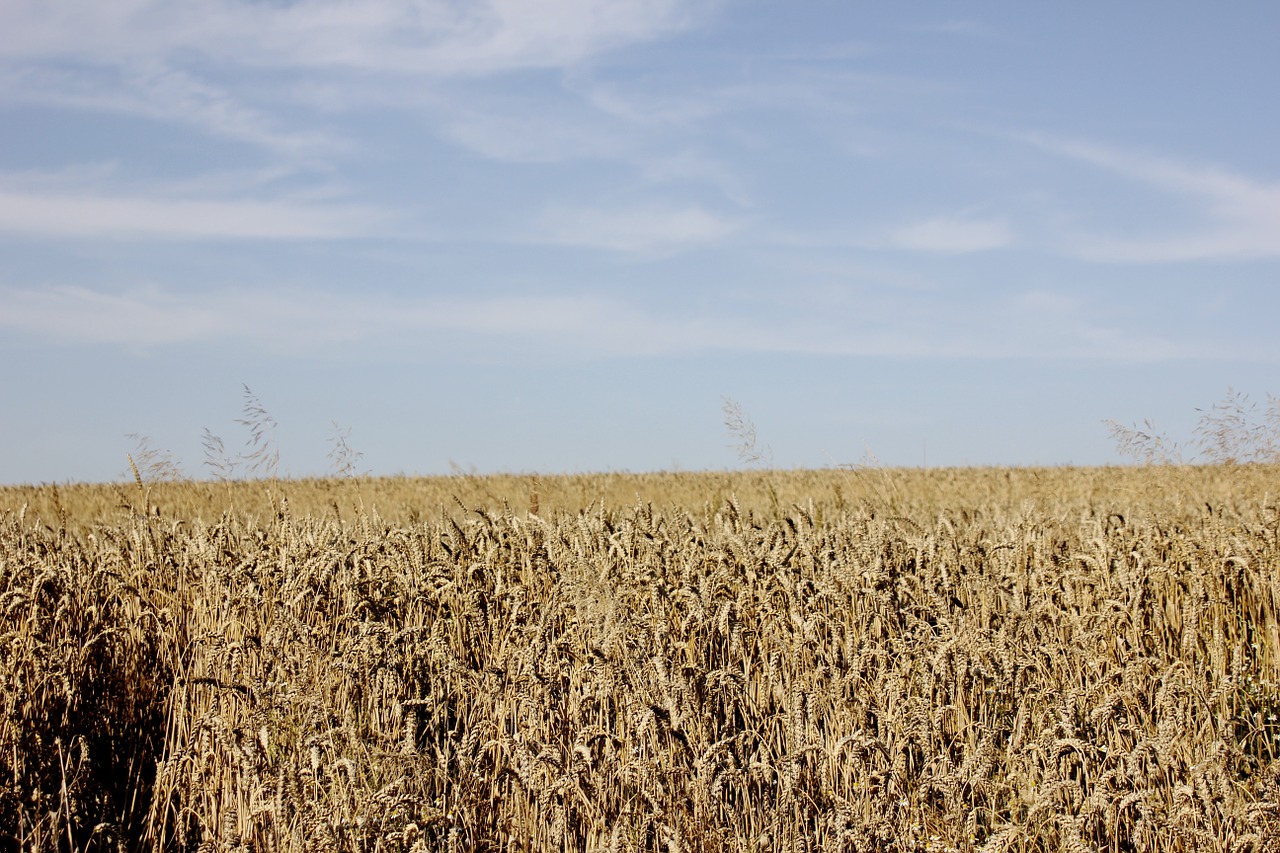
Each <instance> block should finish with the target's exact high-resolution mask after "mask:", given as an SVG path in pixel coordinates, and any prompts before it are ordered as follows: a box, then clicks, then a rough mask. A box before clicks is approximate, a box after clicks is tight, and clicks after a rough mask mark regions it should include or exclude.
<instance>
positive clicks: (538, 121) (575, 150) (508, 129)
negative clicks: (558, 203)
mask: <svg viewBox="0 0 1280 853" xmlns="http://www.w3.org/2000/svg"><path fill="white" fill-rule="evenodd" d="M525 110H526V112H524V113H523V114H521V113H518V112H516V111H513V110H503V109H500V108H496V107H495V108H491V109H489V110H487V111H483V112H482V111H479V110H475V109H471V108H469V107H466V106H461V107H460V108H458V109H455V110H450V111H449V115H448V117H447V118H446V119H445V120H444V121H443V122H442V132H443V134H444V135H445V136H446V137H447V138H448V139H449V140H451V141H452V142H454V143H456V144H458V145H461V146H462V147H464V148H466V149H468V150H470V151H473V152H475V153H477V154H480V155H481V156H484V157H488V158H489V159H492V160H501V161H504V162H513V163H560V162H564V161H568V160H583V159H588V160H591V159H615V158H619V157H621V156H623V154H624V152H626V151H627V150H628V149H629V148H630V147H631V146H630V145H629V144H628V142H627V140H626V139H625V138H624V137H623V136H622V135H620V134H618V133H615V132H613V131H611V130H610V129H609V128H608V127H605V126H602V125H601V124H600V123H599V122H598V121H593V120H589V119H588V118H587V117H585V116H572V117H567V116H563V115H561V116H555V115H548V114H546V113H545V112H543V113H540V114H531V113H528V112H527V106H526V107H525Z"/></svg>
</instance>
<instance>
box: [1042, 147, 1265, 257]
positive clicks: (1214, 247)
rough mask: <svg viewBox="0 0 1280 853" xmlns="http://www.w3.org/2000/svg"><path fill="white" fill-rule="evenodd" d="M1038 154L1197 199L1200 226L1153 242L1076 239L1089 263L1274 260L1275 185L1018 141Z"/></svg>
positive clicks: (1205, 169) (1148, 158)
mask: <svg viewBox="0 0 1280 853" xmlns="http://www.w3.org/2000/svg"><path fill="white" fill-rule="evenodd" d="M1021 138H1022V139H1024V141H1027V142H1030V143H1032V144H1034V145H1036V146H1037V147H1039V148H1041V149H1042V150H1044V151H1048V152H1050V153H1053V154H1056V155H1058V156H1061V157H1066V158H1069V159H1072V160H1076V161H1078V162H1081V163H1087V164H1089V165H1091V166H1095V167H1097V168H1100V169H1105V170H1107V171H1109V172H1112V173H1113V174H1116V175H1119V176H1121V177H1123V178H1125V179H1127V180H1130V181H1134V182H1138V183H1143V184H1146V185H1148V186H1151V187H1154V188H1155V189H1157V190H1160V191H1162V192H1165V193H1169V194H1172V195H1180V196H1183V197H1185V198H1190V199H1195V200H1198V201H1200V203H1201V205H1202V215H1203V217H1204V219H1205V223H1204V225H1203V226H1202V227H1201V228H1198V229H1196V230H1194V231H1190V232H1184V233H1179V234H1169V235H1166V236H1157V237H1114V236H1107V235H1102V234H1096V233H1095V234H1087V233H1086V234H1083V235H1080V236H1076V237H1074V238H1072V239H1071V242H1070V248H1071V250H1072V251H1073V252H1075V253H1076V254H1078V255H1080V256H1081V257H1084V258H1086V259H1089V260H1095V261H1113V262H1148V263H1163V262H1171V261H1197V260H1248V259H1254V258H1275V257H1280V184H1277V183H1268V182H1264V181H1259V180H1255V179H1251V178H1248V177H1246V176H1244V175H1241V174H1238V173H1235V172H1231V171H1228V170H1226V169H1222V168H1218V167H1215V166H1192V165H1188V164H1186V163H1184V162H1180V161H1177V160H1174V159H1171V158H1168V157H1164V156H1161V155H1153V154H1139V153H1135V152H1132V151H1126V150H1122V149H1118V148H1113V147H1108V146H1103V145H1096V144H1090V143H1083V142H1079V141H1075V140H1066V139H1061V138H1056V137H1051V136H1046V135H1042V134H1028V135H1025V136H1023V137H1021Z"/></svg>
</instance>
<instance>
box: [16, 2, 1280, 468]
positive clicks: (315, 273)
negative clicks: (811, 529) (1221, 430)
mask: <svg viewBox="0 0 1280 853" xmlns="http://www.w3.org/2000/svg"><path fill="white" fill-rule="evenodd" d="M1277 38H1280V6H1277V5H1276V4H1274V3H1256V2H1255V3H1234V4H1230V5H1219V6H1212V7H1211V6H1208V5H1206V4H1193V3H1168V2H1162V3H1127V4H1112V3H1073V4H1065V3H1062V4H1027V3H1012V2H1010V3H954V2H945V3H941V2H934V3H930V2H917V3H855V2H797V3H768V2H762V0H754V1H748V0H743V2H728V0H726V2H684V3H680V2H664V0H596V2H589V0H539V2H527V0H526V2H520V1H519V0H495V2H487V3H481V2H472V3H460V2H449V0H416V2H415V0H363V2H336V1H335V0H296V2H287V1H286V2H267V1H266V0H261V1H260V2H251V0H186V2H160V0H112V2H105V3H104V2H100V0H92V2H91V0H8V2H6V3H4V4H0V356H2V357H3V363H4V365H5V369H4V370H3V371H2V372H0V395H2V396H0V399H3V403H2V404H0V439H2V440H0V482H3V483H20V482H51V481H57V482H62V481H67V480H92V481H99V480H111V479H116V478H118V477H120V476H121V474H122V472H124V471H125V470H126V469H127V463H126V460H125V454H126V453H128V452H130V451H132V450H134V449H135V447H134V443H133V442H132V441H131V440H130V439H128V438H126V435H127V434H129V433H144V434H146V435H148V436H150V438H151V440H152V444H153V446H154V447H156V448H161V449H166V450H168V451H170V452H172V453H173V454H174V455H175V456H176V457H178V458H179V459H181V460H182V464H183V467H184V468H185V469H186V470H187V471H188V472H189V473H190V474H192V475H194V476H205V475H207V474H208V472H207V471H205V470H204V469H203V468H202V465H201V460H202V450H201V443H200V440H201V435H202V433H203V431H204V430H205V429H206V428H208V429H210V430H212V431H213V432H214V433H218V434H220V435H222V437H223V438H224V440H225V441H226V443H227V445H228V449H230V450H235V449H238V448H239V446H240V445H241V443H242V442H243V439H244V433H243V430H241V429H240V428H239V427H237V426H236V425H235V423H234V420H235V418H236V417H237V416H238V415H239V414H240V408H241V404H242V398H241V387H242V384H245V383H247V384H248V385H249V386H251V387H252V389H253V390H254V392H256V394H257V395H258V397H259V398H260V399H261V401H262V402H263V404H264V405H265V406H266V407H267V408H268V409H269V410H270V411H271V413H272V414H273V415H274V416H275V418H276V420H277V421H278V422H279V424H280V427H279V432H278V436H277V438H278V442H279V447H280V454H281V463H282V467H283V471H282V473H288V474H293V475H309V474H323V473H325V472H326V471H327V470H328V466H329V462H328V460H327V459H326V452H327V450H328V439H329V438H330V437H331V435H332V432H333V430H332V426H331V423H332V422H333V421H335V420H336V421H338V422H339V423H340V424H341V425H342V426H343V427H346V428H350V430H351V437H350V442H351V445H352V446H353V447H354V448H356V449H357V450H360V451H362V452H363V453H364V458H363V460H362V463H361V467H362V468H364V469H367V470H369V471H371V472H372V473H375V474H396V473H406V474H434V473H447V472H449V471H450V470H454V469H456V468H459V467H460V468H462V469H466V470H473V469H474V470H476V471H480V472H490V471H540V472H554V471H593V470H631V471H641V470H658V469H672V468H679V469H685V470H693V469H717V468H728V467H738V466H739V465H740V462H739V460H738V458H737V456H736V455H735V453H734V451H733V449H731V447H729V444H730V436H729V435H728V434H727V433H726V430H725V427H724V425H723V423H722V415H721V404H722V400H723V398H724V397H726V396H727V397H730V398H733V399H734V400H737V401H738V402H739V403H740V404H741V406H742V408H743V409H744V410H745V411H746V412H747V414H748V415H750V416H751V417H752V418H753V419H754V421H755V423H756V427H757V430H758V434H759V436H760V438H761V440H762V441H764V442H767V443H768V444H769V446H770V447H771V449H772V454H773V457H772V461H773V464H775V465H778V466H783V467H792V466H828V465H837V464H842V463H850V462H858V461H859V460H862V459H864V457H865V456H866V454H867V453H868V450H870V452H871V453H872V454H874V456H875V457H876V458H877V459H878V460H879V461H880V462H882V463H884V464H889V465H921V464H928V465H931V466H932V465H962V464H1006V465H1030V464H1049V465H1057V464H1104V463H1110V462H1115V461H1120V457H1119V456H1118V455H1117V453H1116V451H1115V448H1114V447H1113V445H1112V442H1111V440H1110V438H1109V437H1108V434H1107V430H1106V428H1105V427H1104V425H1103V424H1102V421H1103V419H1104V418H1109V417H1110V418H1117V419H1119V420H1121V421H1126V422H1132V421H1138V420H1141V419H1142V418H1145V417H1150V418H1154V419H1155V420H1156V421H1157V423H1158V424H1159V425H1161V426H1162V427H1164V428H1166V429H1167V430H1168V431H1169V432H1170V433H1171V434H1174V435H1175V436H1186V435H1187V434H1189V433H1190V430H1191V428H1192V426H1193V425H1194V422H1195V418H1196V412H1195V408H1196V407H1197V406H1199V407H1204V406H1208V405H1210V404H1211V403H1213V402H1214V401H1215V400H1217V399H1219V398H1220V397H1222V395H1223V394H1224V392H1225V391H1226V389H1227V387H1228V386H1233V387H1235V388H1237V389H1239V390H1242V391H1244V392H1246V393H1248V394H1249V395H1251V397H1253V398H1254V399H1255V400H1257V401H1259V402H1263V401H1264V399H1265V394H1266V393H1267V392H1273V393H1277V392H1280V381H1277V365H1280V336H1278V335H1277V334H1276V328H1277V325H1278V324H1277V318H1278V317H1280V296H1278V295H1277V293H1278V292H1280V291H1278V290H1277V285H1278V284H1280V276H1278V275H1277V274H1278V273H1280V159H1278V153H1277V152H1280V144H1278V143H1280V110H1277V109H1276V108H1275V101H1276V97H1275V90H1276V85H1277V83H1280V51H1278V50H1277V49H1276V41H1277Z"/></svg>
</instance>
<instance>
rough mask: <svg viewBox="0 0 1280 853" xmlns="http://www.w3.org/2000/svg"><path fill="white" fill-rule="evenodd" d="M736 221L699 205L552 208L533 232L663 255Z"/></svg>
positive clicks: (719, 235) (720, 233) (565, 242)
mask: <svg viewBox="0 0 1280 853" xmlns="http://www.w3.org/2000/svg"><path fill="white" fill-rule="evenodd" d="M737 228H738V225H737V224H736V223H734V222H733V221H731V220H729V219H726V218H724V217H721V216H717V215H716V214H714V213H711V212H709V211H707V210H704V209H703V208H701V207H697V206H685V207H658V206H650V207H636V208H622V209H598V208H570V207H553V208H550V209H548V210H547V211H546V212H544V213H543V214H542V216H541V217H540V218H539V220H538V224H537V227H536V228H535V229H534V230H533V232H532V233H531V235H530V238H529V239H530V240H531V241H533V242H540V243H549V244H553V245H561V246H582V247H587V248H594V249H607V250H612V251H618V252H630V253H636V254H663V253H666V252H670V251H675V250H678V249H683V248H688V247H691V246H697V245H700V244H704V243H711V242H715V241H717V240H721V239H723V238H725V237H727V236H729V235H730V234H732V233H733V232H734V231H735V230H737Z"/></svg>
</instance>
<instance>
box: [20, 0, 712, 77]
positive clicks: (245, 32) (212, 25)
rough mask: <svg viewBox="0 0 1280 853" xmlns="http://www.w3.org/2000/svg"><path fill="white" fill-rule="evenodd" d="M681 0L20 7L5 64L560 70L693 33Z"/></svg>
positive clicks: (67, 1)
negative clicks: (178, 59) (178, 61)
mask: <svg viewBox="0 0 1280 853" xmlns="http://www.w3.org/2000/svg"><path fill="white" fill-rule="evenodd" d="M712 5H713V4H711V3H706V2H698V3H688V2H681V0H540V2H537V3H530V2H527V0H489V2H468V3H456V2H449V0H364V2H360V3H351V2H343V0H297V2H290V3H283V4H282V3H251V2H241V0H197V2H172V1H171V0H113V2H110V3H103V2H97V0H63V2H52V3H51V2H44V0H11V2H8V3H6V4H5V6H4V11H3V12H0V24H2V26H0V57H5V58H8V59H10V60H26V61H30V60H46V59H65V60H70V61H74V62H89V63H101V64H118V63H125V62H130V61H136V60H138V59H157V60H168V59H172V58H174V57H175V56H179V55H190V56H197V57H205V58H208V59H211V60H214V61H218V62H231V63H234V64H240V65H247V66H260V67H272V68H291V67H292V68H350V69H357V70H364V71H386V72H397V73H413V74H431V75H459V74H492V73H499V72H503V71H509V70H514V69H522V68H559V67H564V66H566V65H571V64H574V63H576V62H580V61H582V60H585V59H588V58H590V57H592V56H594V55H596V54H598V53H600V52H603V51H606V50H610V49H613V48H617V47H621V46H623V45H626V44H630V43H633V42H637V41H644V40H647V39H651V38H654V37H657V36H660V35H663V34H666V33H669V32H673V31H676V30H679V29H681V28H683V27H686V26H689V25H690V24H691V23H693V22H694V21H696V20H698V19H699V17H701V16H702V15H704V14H705V13H706V11H707V9H708V8H710V7H711V6H712Z"/></svg>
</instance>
